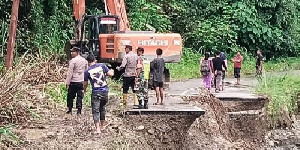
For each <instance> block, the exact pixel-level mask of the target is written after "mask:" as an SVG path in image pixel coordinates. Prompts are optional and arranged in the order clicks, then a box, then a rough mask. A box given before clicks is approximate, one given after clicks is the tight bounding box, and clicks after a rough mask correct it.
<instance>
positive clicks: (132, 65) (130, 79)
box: [117, 45, 138, 108]
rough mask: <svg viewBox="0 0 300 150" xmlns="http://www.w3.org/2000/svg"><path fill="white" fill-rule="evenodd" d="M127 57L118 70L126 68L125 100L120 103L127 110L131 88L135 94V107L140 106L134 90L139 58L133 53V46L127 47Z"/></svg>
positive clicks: (124, 80) (124, 82)
mask: <svg viewBox="0 0 300 150" xmlns="http://www.w3.org/2000/svg"><path fill="white" fill-rule="evenodd" d="M125 52H126V55H125V56H124V58H123V60H122V64H121V66H120V67H117V70H119V71H120V70H121V69H122V68H125V74H124V78H123V100H122V102H121V103H120V106H121V107H123V108H126V105H127V101H128V97H129V95H128V91H129V87H131V89H132V92H133V99H134V106H138V99H137V95H136V91H135V90H134V85H135V80H136V79H135V78H136V77H137V61H138V56H137V54H136V53H134V52H133V51H132V46H130V45H126V47H125Z"/></svg>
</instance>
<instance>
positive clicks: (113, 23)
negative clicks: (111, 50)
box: [99, 16, 119, 34]
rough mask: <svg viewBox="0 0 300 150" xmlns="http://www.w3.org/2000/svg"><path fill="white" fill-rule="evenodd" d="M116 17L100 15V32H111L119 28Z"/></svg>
mask: <svg viewBox="0 0 300 150" xmlns="http://www.w3.org/2000/svg"><path fill="white" fill-rule="evenodd" d="M118 24H119V23H118V18H115V17H108V16H105V17H101V18H100V23H99V29H100V30H99V31H100V34H112V33H114V32H115V31H118V30H119V25H118Z"/></svg>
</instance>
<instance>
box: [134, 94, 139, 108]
mask: <svg viewBox="0 0 300 150" xmlns="http://www.w3.org/2000/svg"><path fill="white" fill-rule="evenodd" d="M138 105H139V100H138V97H137V95H136V94H133V106H138Z"/></svg>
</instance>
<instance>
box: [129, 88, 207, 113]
mask: <svg viewBox="0 0 300 150" xmlns="http://www.w3.org/2000/svg"><path fill="white" fill-rule="evenodd" d="M152 92H153V91H151V92H150V95H152V94H151V93H152ZM155 102H156V97H155V96H151V97H150V98H149V108H148V109H134V107H133V101H132V99H131V100H130V101H129V103H128V106H127V108H126V109H125V115H148V114H152V115H161V114H166V115H196V116H201V115H204V114H205V110H203V109H201V108H199V107H197V106H193V105H191V104H189V103H186V102H184V101H183V100H182V99H181V98H180V97H178V96H175V97H171V96H168V95H167V93H166V96H165V100H164V105H153V104H154V103H155Z"/></svg>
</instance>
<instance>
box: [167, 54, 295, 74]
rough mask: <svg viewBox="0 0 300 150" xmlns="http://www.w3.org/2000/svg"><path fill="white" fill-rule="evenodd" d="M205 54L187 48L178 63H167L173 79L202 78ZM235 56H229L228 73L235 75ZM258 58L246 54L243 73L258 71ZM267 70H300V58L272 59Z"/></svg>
mask: <svg viewBox="0 0 300 150" xmlns="http://www.w3.org/2000/svg"><path fill="white" fill-rule="evenodd" d="M201 57H202V58H203V57H204V56H203V55H200V54H199V53H195V52H193V51H192V50H191V49H185V50H184V54H183V57H182V60H181V62H180V63H177V64H167V68H169V69H170V72H171V78H172V80H182V79H191V78H201V73H200V58H201ZM232 58H233V57H229V58H228V75H229V76H231V77H233V63H232V62H231V61H230V60H231V59H232ZM255 62H256V59H255V58H254V57H251V56H248V55H246V56H244V62H243V66H242V75H244V76H249V75H254V74H255V73H256V69H255ZM264 70H265V71H266V72H279V71H287V70H300V58H296V57H288V58H278V59H274V60H270V61H267V62H265V63H264Z"/></svg>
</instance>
